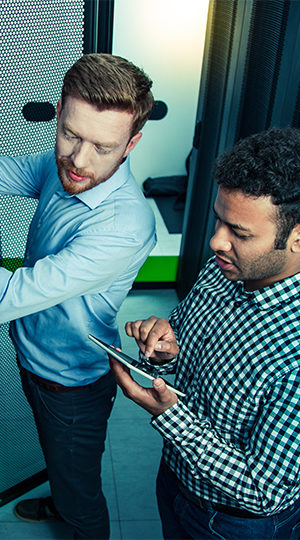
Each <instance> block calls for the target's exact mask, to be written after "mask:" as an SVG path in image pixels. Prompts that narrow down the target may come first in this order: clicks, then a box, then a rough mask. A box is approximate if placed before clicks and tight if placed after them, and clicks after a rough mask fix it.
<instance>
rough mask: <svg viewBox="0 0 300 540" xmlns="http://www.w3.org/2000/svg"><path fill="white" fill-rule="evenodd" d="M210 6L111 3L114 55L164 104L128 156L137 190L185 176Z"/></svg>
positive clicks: (198, 0)
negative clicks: (146, 79) (144, 77)
mask: <svg viewBox="0 0 300 540" xmlns="http://www.w3.org/2000/svg"><path fill="white" fill-rule="evenodd" d="M208 2H209V0H186V1H185V2H183V1H182V0H115V10H114V31H113V54H117V55H119V56H123V57H125V58H127V59H128V60H131V61H132V62H134V63H135V64H136V65H138V66H139V67H142V68H143V69H144V71H145V72H146V73H147V74H148V75H149V76H150V78H151V79H152V80H153V94H154V98H155V99H157V100H162V101H165V102H166V103H167V106H168V114H167V116H166V117H165V118H164V119H163V120H159V121H150V122H148V123H147V124H146V126H145V127H144V129H143V137H142V139H141V141H140V142H139V144H138V146H137V147H136V148H135V149H134V151H133V152H132V154H131V166H132V170H133V172H134V174H135V176H136V179H137V181H138V182H139V184H142V182H143V181H144V180H145V179H146V178H147V177H148V176H152V177H155V176H167V175H179V174H185V159H186V157H187V155H188V154H189V151H190V149H191V147H192V141H193V135H194V127H195V119H196V109H197V101H198V92H199V83H200V73H201V66H202V56H203V47H204V38H205V28H206V20H207V10H208Z"/></svg>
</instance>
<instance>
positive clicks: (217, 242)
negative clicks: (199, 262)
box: [210, 224, 232, 252]
mask: <svg viewBox="0 0 300 540" xmlns="http://www.w3.org/2000/svg"><path fill="white" fill-rule="evenodd" d="M210 247H211V249H212V250H213V251H214V252H217V251H224V252H225V251H227V252H228V251H230V250H231V247H232V246H231V242H230V241H229V239H228V234H227V227H226V225H224V224H217V226H216V232H215V234H214V235H213V237H212V238H211V239H210Z"/></svg>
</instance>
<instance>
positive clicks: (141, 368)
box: [89, 334, 185, 397]
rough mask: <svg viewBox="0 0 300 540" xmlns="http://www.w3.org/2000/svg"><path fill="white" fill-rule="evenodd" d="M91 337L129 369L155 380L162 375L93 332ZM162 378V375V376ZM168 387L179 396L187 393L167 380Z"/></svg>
mask: <svg viewBox="0 0 300 540" xmlns="http://www.w3.org/2000/svg"><path fill="white" fill-rule="evenodd" d="M89 338H90V339H91V340H92V341H94V343H96V344H97V345H99V347H101V348H102V349H103V350H104V351H106V352H107V353H109V354H111V356H113V357H114V358H116V359H117V360H119V362H122V364H124V365H125V366H127V367H128V368H129V369H132V370H133V371H136V373H139V374H140V375H143V376H144V377H147V379H150V380H151V381H153V380H154V379H156V378H157V377H160V375H159V374H158V373H157V375H156V376H154V375H153V372H152V371H151V370H150V369H149V371H147V366H146V365H145V364H141V363H140V362H138V360H135V359H134V358H131V356H128V355H127V354H124V353H123V352H121V351H117V350H116V349H115V348H114V347H112V346H111V345H108V344H107V343H104V341H101V340H100V339H99V338H96V337H95V336H92V334H89ZM160 378H161V379H162V377H160ZM165 383H166V385H167V388H168V389H169V390H172V392H175V394H177V395H178V396H181V397H184V396H185V394H183V392H180V390H177V388H174V386H172V385H171V384H170V383H169V382H167V381H165Z"/></svg>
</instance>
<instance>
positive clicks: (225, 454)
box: [151, 259, 300, 515]
mask: <svg viewBox="0 0 300 540" xmlns="http://www.w3.org/2000/svg"><path fill="white" fill-rule="evenodd" d="M299 277H300V274H297V275H295V276H292V277H289V278H287V279H285V280H282V281H279V282H277V283H275V284H274V285H272V286H270V287H266V288H264V289H261V290H257V291H254V292H247V291H245V290H244V287H243V283H242V282H231V281H229V280H227V279H226V278H225V277H224V276H223V275H222V273H221V272H220V270H219V268H218V267H217V265H216V263H215V260H214V259H211V260H210V261H209V262H208V263H207V265H206V267H205V268H204V269H203V271H202V272H201V273H200V275H199V279H198V281H197V282H196V284H195V286H194V287H193V289H192V290H191V292H190V293H189V295H188V296H187V298H186V299H185V300H183V301H182V302H181V303H180V304H179V305H178V306H177V308H175V309H174V310H173V312H172V313H171V318H170V322H171V325H172V327H173V329H174V331H175V334H176V336H177V339H178V343H179V346H180V352H179V354H178V356H177V357H176V358H175V359H174V360H173V361H172V362H170V363H169V364H167V366H166V367H164V368H160V369H159V371H160V374H162V373H163V372H164V373H167V372H172V371H173V372H175V386H176V387H177V388H178V389H180V390H181V391H183V392H185V393H186V397H185V398H180V399H178V402H177V403H176V404H175V405H174V406H173V407H171V408H170V409H168V410H167V411H165V412H164V413H163V414H161V415H160V416H158V417H156V418H153V419H152V421H151V423H152V425H153V427H154V428H155V429H157V430H158V431H159V432H160V434H161V435H162V436H163V438H164V459H165V461H166V463H167V464H168V465H169V467H170V468H171V469H172V470H173V471H174V472H175V474H176V475H177V477H178V479H179V480H180V481H181V483H182V484H183V485H184V486H185V487H186V488H188V490H189V491H190V492H191V493H192V494H194V495H196V496H198V497H201V498H203V499H206V500H210V501H211V502H214V503H219V504H224V505H227V506H233V507H242V508H245V509H247V510H249V511H251V512H254V513H260V514H263V515H271V514H274V513H277V512H280V511H282V510H283V509H285V508H287V507H288V506H290V505H291V504H292V503H293V502H294V501H295V500H297V499H298V497H299V462H300V457H299V448H300V444H299V442H300V441H299V439H300V430H299V425H300V384H299V383H300V369H299V368H300V333H299V308H300V295H299V292H300V286H299Z"/></svg>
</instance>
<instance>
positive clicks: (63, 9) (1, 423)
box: [0, 0, 84, 505]
mask: <svg viewBox="0 0 300 540" xmlns="http://www.w3.org/2000/svg"><path fill="white" fill-rule="evenodd" d="M83 25H84V0H42V1H41V0H5V1H3V2H1V10H0V35H1V43H0V59H1V60H0V62H1V67H0V69H1V88H0V95H1V99H0V102H1V117H0V133H1V147H0V154H2V155H22V154H27V153H37V152H43V151H46V150H49V149H50V148H52V147H53V145H54V141H55V127H56V121H55V118H54V109H53V107H55V105H56V102H57V100H58V99H59V97H60V90H61V86H62V80H63V76H64V74H65V72H66V70H67V69H68V68H69V67H70V66H71V65H72V64H73V63H74V61H75V60H77V59H78V58H79V57H80V56H81V55H82V53H83ZM37 103H38V104H40V105H38V106H37V105H36V104H37ZM27 104H29V106H27V108H25V109H24V106H26V105H27ZM45 104H46V105H45ZM51 111H53V114H52V112H51ZM26 117H27V119H26ZM51 117H52V118H51ZM28 118H29V119H28ZM42 120H44V121H42ZM35 208H36V201H34V200H30V199H25V198H22V197H10V196H2V195H1V196H0V210H1V217H0V227H1V236H0V238H1V244H0V247H1V258H2V264H3V266H6V267H7V268H8V269H11V270H14V269H15V268H16V266H18V265H20V263H21V261H22V258H23V255H24V249H25V244H26V236H27V231H28V227H29V224H30V221H31V219H32V216H33V213H34V211H35ZM8 326H9V325H8V324H4V325H2V326H1V327H0V505H1V504H3V503H5V502H6V501H7V500H8V499H9V498H13V495H12V489H13V487H14V486H15V485H16V484H19V483H21V482H23V481H25V480H26V479H28V478H29V477H32V476H34V475H36V474H37V473H38V472H39V471H41V469H43V468H44V467H45V464H44V460H43V456H42V452H41V450H40V446H39V443H38V438H37V434H36V430H35V426H34V422H33V417H32V414H31V410H30V408H29V406H28V404H27V402H26V400H25V397H24V395H23V392H22V389H21V384H20V381H19V376H18V370H17V367H16V359H15V352H14V348H13V345H12V343H11V341H10V338H9V335H8ZM8 493H9V495H8Z"/></svg>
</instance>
